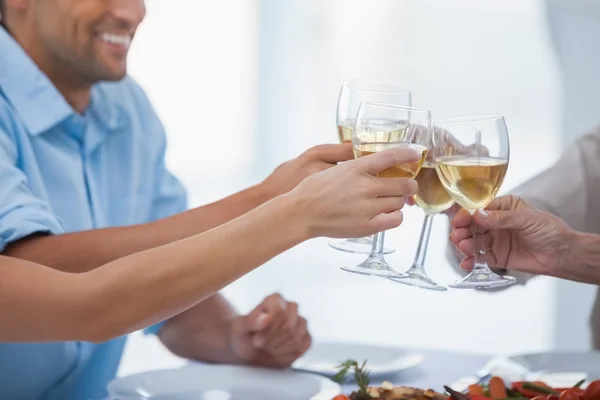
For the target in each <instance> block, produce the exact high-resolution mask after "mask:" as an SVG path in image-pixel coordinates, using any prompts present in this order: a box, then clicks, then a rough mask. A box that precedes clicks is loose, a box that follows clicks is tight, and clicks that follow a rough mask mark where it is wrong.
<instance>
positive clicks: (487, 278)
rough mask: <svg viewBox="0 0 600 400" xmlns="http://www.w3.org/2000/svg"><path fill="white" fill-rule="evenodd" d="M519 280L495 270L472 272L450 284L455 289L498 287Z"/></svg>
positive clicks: (506, 285)
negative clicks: (499, 273) (497, 272)
mask: <svg viewBox="0 0 600 400" xmlns="http://www.w3.org/2000/svg"><path fill="white" fill-rule="evenodd" d="M515 283H517V280H516V279H515V278H514V277H512V276H501V275H498V274H496V273H495V272H492V271H490V272H475V271H473V272H471V273H470V274H469V275H467V276H466V277H464V278H463V279H461V280H459V281H457V282H454V283H450V284H449V285H448V286H449V287H451V288H453V289H479V290H486V289H497V288H503V287H508V286H512V285H514V284H515Z"/></svg>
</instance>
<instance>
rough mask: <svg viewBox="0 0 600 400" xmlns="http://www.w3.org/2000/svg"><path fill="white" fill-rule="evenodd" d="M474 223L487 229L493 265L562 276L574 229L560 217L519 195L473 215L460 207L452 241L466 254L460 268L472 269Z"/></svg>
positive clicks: (500, 201) (486, 238) (490, 205)
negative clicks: (544, 210) (472, 228)
mask: <svg viewBox="0 0 600 400" xmlns="http://www.w3.org/2000/svg"><path fill="white" fill-rule="evenodd" d="M473 219H474V220H475V222H476V223H477V224H478V225H479V226H481V227H482V229H483V231H484V243H485V245H486V247H487V250H488V252H487V254H488V257H489V259H488V263H489V264H490V266H491V267H492V268H504V269H511V270H517V271H522V272H527V273H531V274H543V275H549V276H560V275H561V272H560V269H561V268H562V267H563V265H564V263H563V261H564V259H565V258H566V257H567V255H568V250H569V247H570V243H571V240H572V237H573V236H574V231H573V230H572V229H571V228H569V227H568V226H567V224H566V223H565V222H564V221H563V220H562V219H560V218H558V217H556V216H554V215H552V214H549V213H546V212H543V211H540V210H538V209H536V208H534V207H532V206H530V205H528V204H527V203H525V201H523V200H522V199H521V198H519V197H516V196H504V197H499V198H496V199H494V200H493V201H492V202H491V203H490V204H489V206H488V207H487V208H486V210H485V211H483V212H476V213H475V214H474V215H473V216H471V215H470V214H469V213H468V212H467V211H465V210H460V211H459V212H458V213H457V214H456V216H455V217H454V219H453V220H452V234H451V235H450V240H451V241H452V242H453V243H454V244H455V245H456V246H457V247H458V249H459V250H460V251H461V252H462V253H463V254H465V255H466V256H467V257H466V258H464V259H463V260H462V262H461V264H460V266H461V268H463V269H465V270H471V269H472V268H473V263H474V261H473V260H474V259H473V254H474V246H473V238H472V232H471V225H472V222H473Z"/></svg>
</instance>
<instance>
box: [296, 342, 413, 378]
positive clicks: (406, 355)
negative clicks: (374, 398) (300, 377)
mask: <svg viewBox="0 0 600 400" xmlns="http://www.w3.org/2000/svg"><path fill="white" fill-rule="evenodd" d="M348 359H350V360H355V361H356V362H359V363H361V362H363V361H364V360H367V369H368V370H369V372H370V373H371V375H372V376H382V375H389V374H393V373H396V372H399V371H403V370H406V369H409V368H413V367H416V366H417V365H419V364H421V363H422V362H423V355H422V354H420V353H416V352H412V351H407V350H403V349H400V348H395V347H384V346H375V345H366V344H354V343H339V342H338V343H335V342H331V343H328V342H321V343H315V345H313V347H312V348H311V349H310V350H309V351H308V352H307V353H306V354H305V355H304V356H303V357H302V358H300V359H298V360H297V361H296V362H295V363H294V364H293V366H292V367H293V368H294V369H297V370H302V371H309V372H314V373H317V374H321V375H325V376H328V377H332V376H334V375H335V374H336V373H337V372H338V366H339V364H340V362H343V361H346V360H348Z"/></svg>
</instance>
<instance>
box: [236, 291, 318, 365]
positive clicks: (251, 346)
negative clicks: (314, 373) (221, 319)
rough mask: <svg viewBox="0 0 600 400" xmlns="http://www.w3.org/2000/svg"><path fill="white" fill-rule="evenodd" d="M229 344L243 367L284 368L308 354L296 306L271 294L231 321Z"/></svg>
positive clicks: (307, 341)
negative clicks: (251, 309) (249, 310)
mask: <svg viewBox="0 0 600 400" xmlns="http://www.w3.org/2000/svg"><path fill="white" fill-rule="evenodd" d="M229 343H230V347H231V350H232V351H233V353H235V355H236V356H237V357H238V358H239V359H240V361H241V362H243V363H244V364H252V365H258V366H265V367H275V368H287V367H289V366H290V365H291V364H292V363H293V362H294V361H295V360H296V359H297V358H298V357H300V356H301V355H302V354H304V353H305V352H306V350H308V348H309V347H310V345H311V337H310V334H309V333H308V330H307V326H306V320H305V319H304V318H302V317H301V316H300V315H299V314H298V305H297V304H296V303H293V302H287V301H285V299H284V298H283V297H281V295H279V294H272V295H271V296H269V297H267V298H266V299H265V300H264V301H263V302H262V303H261V304H259V305H258V307H256V308H255V309H254V310H253V311H252V312H251V313H250V314H248V315H245V316H239V317H236V318H235V319H234V320H233V323H232V325H231V330H230V333H229Z"/></svg>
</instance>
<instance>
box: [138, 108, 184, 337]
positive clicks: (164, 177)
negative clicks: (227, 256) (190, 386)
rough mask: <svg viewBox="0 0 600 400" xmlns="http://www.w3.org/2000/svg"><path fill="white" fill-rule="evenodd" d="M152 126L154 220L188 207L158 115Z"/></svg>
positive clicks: (153, 329)
mask: <svg viewBox="0 0 600 400" xmlns="http://www.w3.org/2000/svg"><path fill="white" fill-rule="evenodd" d="M154 120H155V121H154V126H155V128H156V129H157V131H158V133H159V151H158V157H157V161H156V169H155V174H154V176H155V177H156V183H155V185H154V188H155V189H154V200H153V206H152V220H153V221H156V220H159V219H163V218H168V217H170V216H173V215H175V214H179V213H182V212H184V211H186V210H187V209H188V199H187V193H186V190H185V188H184V187H183V185H182V184H181V182H180V181H179V179H177V177H176V176H175V175H173V174H172V173H171V171H169V169H168V168H167V165H166V161H165V155H166V150H167V140H166V136H165V132H164V128H163V126H162V124H161V123H160V121H159V119H158V117H156V116H155V118H154ZM163 325H164V321H163V322H160V323H158V324H156V325H153V326H151V327H149V328H146V329H144V333H145V334H147V335H151V334H154V335H155V334H157V333H158V331H159V330H160V328H162V326H163Z"/></svg>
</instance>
